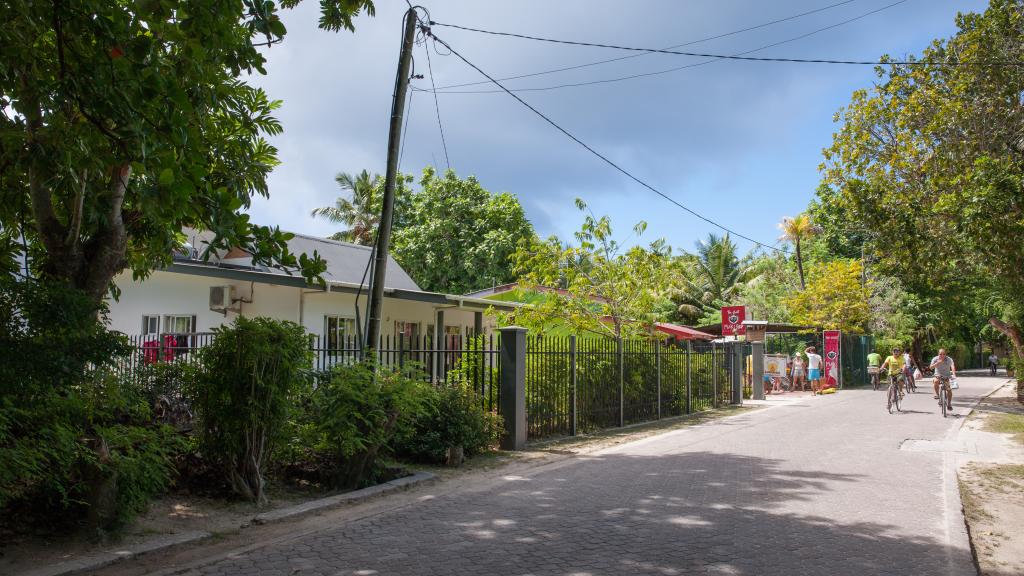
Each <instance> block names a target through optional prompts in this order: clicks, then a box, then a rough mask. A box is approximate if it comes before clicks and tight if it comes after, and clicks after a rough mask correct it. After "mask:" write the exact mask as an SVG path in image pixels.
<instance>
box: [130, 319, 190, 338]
mask: <svg viewBox="0 0 1024 576" xmlns="http://www.w3.org/2000/svg"><path fill="white" fill-rule="evenodd" d="M162 320H163V322H161V316H159V315H157V314H146V315H144V316H143V317H142V335H143V336H148V335H150V334H160V333H161V332H162V333H164V334H190V333H192V332H195V331H196V317H195V315H193V314H165V315H164V316H163V317H162Z"/></svg>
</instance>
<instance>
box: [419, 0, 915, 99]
mask: <svg viewBox="0 0 1024 576" xmlns="http://www.w3.org/2000/svg"><path fill="white" fill-rule="evenodd" d="M856 1H857V0H843V1H842V2H836V3H835V4H829V5H828V6H823V7H821V8H815V9H814V10H808V11H807V12H801V13H799V14H794V15H792V16H787V17H785V18H779V19H777V20H772V21H771V22H765V23H763V24H758V25H756V26H748V27H747V28H741V29H739V30H733V31H732V32H725V33H724V34H717V35H715V36H708V37H706V38H701V39H699V40H691V41H689V42H683V43H682V44H675V45H673V46H666V47H665V49H666V50H671V49H674V48H682V47H684V46H692V45H694V44H700V43H701V42H709V41H711V40H718V39H719V38H725V37H727V36H734V35H736V34H742V33H743V32H750V31H751V30H757V29H759V28H765V27H768V26H772V25H774V24H779V23H782V22H788V21H789V20H796V19H797V18H802V17H804V16H808V15H810V14H815V13H817V12H824V11H825V10H830V9H832V8H835V7H837V6H842V5H844V4H850V3H851V2H856ZM901 1H903V2H905V1H906V0H901ZM641 56H646V54H630V55H628V56H619V57H618V58H609V59H608V60H598V61H596V62H590V63H587V64H577V65H575V66H566V67H564V68H554V69H551V70H544V71H541V72H531V73H529V74H520V75H518V76H506V77H504V78H498V80H499V81H501V82H504V81H506V80H519V79H520V78H530V77H533V76H543V75H545V74H554V73H557V72H567V71H569V70H578V69H580V68H588V67H590V66H598V65H601V64H608V63H610V62H618V61H620V60H628V59H630V58H639V57H641ZM479 84H490V82H488V81H486V80H481V81H479V82H465V83H462V84H449V85H447V86H441V87H440V88H436V89H437V90H446V89H448V88H463V87H465V86H477V85H479ZM495 92H500V90H495Z"/></svg>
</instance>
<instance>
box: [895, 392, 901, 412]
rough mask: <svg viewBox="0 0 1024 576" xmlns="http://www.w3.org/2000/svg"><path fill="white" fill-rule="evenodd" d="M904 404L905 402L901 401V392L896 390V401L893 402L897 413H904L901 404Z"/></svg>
mask: <svg viewBox="0 0 1024 576" xmlns="http://www.w3.org/2000/svg"><path fill="white" fill-rule="evenodd" d="M902 402H903V400H902V399H900V391H899V390H896V391H895V401H894V402H893V404H894V405H895V406H896V411H897V412H902V411H903V410H902V409H901V408H900V404H901V403H902Z"/></svg>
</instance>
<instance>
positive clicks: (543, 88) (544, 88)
mask: <svg viewBox="0 0 1024 576" xmlns="http://www.w3.org/2000/svg"><path fill="white" fill-rule="evenodd" d="M904 2H907V0H898V1H897V2H893V3H892V4H887V5H885V6H882V7H880V8H876V9H874V10H871V11H869V12H865V13H863V14H860V15H858V16H854V17H853V18H848V19H846V20H843V21H842V22H837V23H835V24H830V25H828V26H825V27H823V28H818V29H815V30H812V31H810V32H806V33H804V34H801V35H799V36H794V37H792V38H787V39H785V40H780V41H778V42H772V43H771V44H765V45H764V46H759V47H757V48H753V49H751V50H745V51H743V52H738V53H736V54H733V56H744V55H747V54H752V53H754V52H760V51H761V50H767V49H768V48H774V47H776V46H781V45H782V44H787V43H789V42H795V41H797V40H803V39H804V38H807V37H808V36H813V35H814V34H818V33H820V32H824V31H826V30H831V29H833V28H838V27H840V26H844V25H846V24H849V23H851V22H854V21H857V20H860V19H862V18H866V17H868V16H871V15H872V14H876V13H878V12H881V11H883V10H888V9H889V8H892V7H894V6H897V5H899V4H903V3H904ZM646 54H648V53H646V52H645V53H642V54H640V55H646ZM633 56H637V55H633ZM720 60H721V58H711V59H708V60H704V61H701V62H696V63H693V64H687V65H685V66H675V67H673V68H668V69H667V70H657V71H654V72H643V73H640V74H631V75H629V76H620V77H617V78H605V79H602V80H591V81H588V82H574V83H568V84H558V85H554V86H539V87H534V88H518V89H516V90H514V91H515V92H543V91H547V90H559V89H562V88H575V87H580V86H592V85H595V84H610V83H612V82H622V81H624V80H633V79H636V78H646V77H649V76H658V75H660V74H668V73H670V72H678V71H679V70H685V69H687V68H697V67H698V66H706V65H708V64H711V63H713V62H718V61H720ZM413 90H416V91H418V92H428V91H429V90H426V89H423V88H417V87H413ZM441 93H442V94H500V93H501V90H444V89H442V92H441Z"/></svg>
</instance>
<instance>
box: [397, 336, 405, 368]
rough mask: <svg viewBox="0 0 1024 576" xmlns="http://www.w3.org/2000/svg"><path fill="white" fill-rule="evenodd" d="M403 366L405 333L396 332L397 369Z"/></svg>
mask: <svg viewBox="0 0 1024 576" xmlns="http://www.w3.org/2000/svg"><path fill="white" fill-rule="evenodd" d="M404 368H405V333H404V332H399V333H398V369H399V370H402V369H404Z"/></svg>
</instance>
